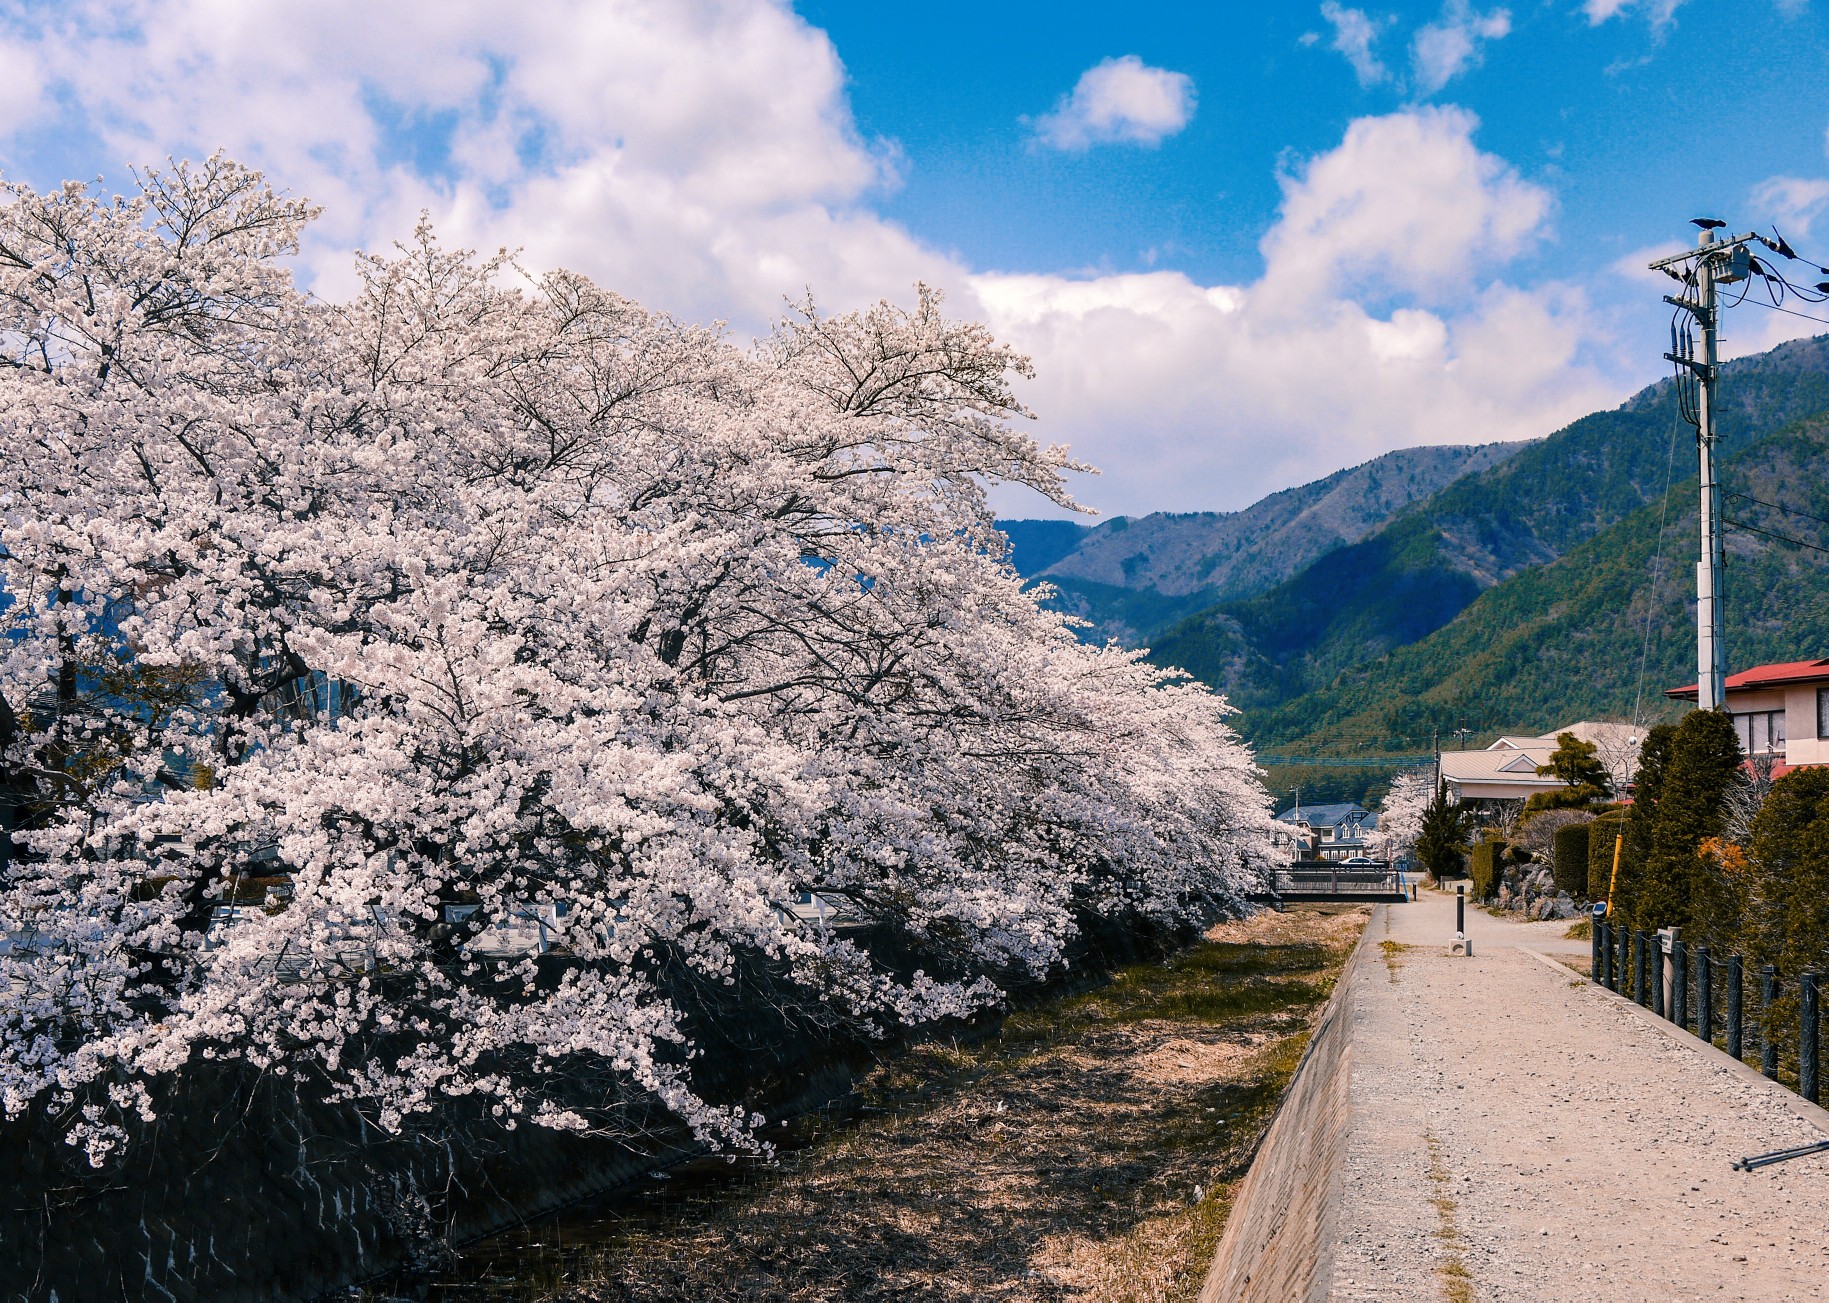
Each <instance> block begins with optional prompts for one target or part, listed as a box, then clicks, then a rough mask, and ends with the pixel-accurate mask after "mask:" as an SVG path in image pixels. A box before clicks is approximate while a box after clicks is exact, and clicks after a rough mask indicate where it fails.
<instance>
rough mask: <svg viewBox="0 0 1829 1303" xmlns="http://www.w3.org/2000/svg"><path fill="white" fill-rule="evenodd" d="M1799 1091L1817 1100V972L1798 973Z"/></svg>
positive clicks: (1812, 1101)
mask: <svg viewBox="0 0 1829 1303" xmlns="http://www.w3.org/2000/svg"><path fill="white" fill-rule="evenodd" d="M1797 1004H1798V1022H1799V1026H1798V1029H1797V1093H1798V1094H1800V1095H1802V1096H1803V1097H1804V1098H1805V1099H1807V1100H1809V1101H1810V1102H1811V1103H1812V1104H1815V1103H1817V1102H1819V1101H1818V1100H1817V1093H1818V1086H1817V1076H1816V1066H1817V1065H1816V1032H1817V1022H1818V1019H1817V1009H1816V1004H1817V997H1816V974H1815V973H1799V974H1798V975H1797Z"/></svg>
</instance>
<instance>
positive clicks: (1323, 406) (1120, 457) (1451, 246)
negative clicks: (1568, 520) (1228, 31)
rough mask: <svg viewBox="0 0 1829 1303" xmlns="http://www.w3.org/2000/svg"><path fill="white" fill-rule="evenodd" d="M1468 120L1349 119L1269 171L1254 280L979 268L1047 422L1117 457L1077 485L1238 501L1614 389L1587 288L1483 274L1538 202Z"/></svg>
mask: <svg viewBox="0 0 1829 1303" xmlns="http://www.w3.org/2000/svg"><path fill="white" fill-rule="evenodd" d="M1476 126H1477V123H1476V121H1475V119H1474V118H1473V117H1472V115H1471V114H1468V113H1465V112H1463V111H1461V110H1458V109H1427V108H1425V109H1413V110H1406V111H1404V112H1399V113H1394V114H1390V115H1387V116H1383V117H1374V118H1364V119H1360V120H1359V121H1357V122H1354V123H1353V124H1352V125H1351V126H1350V127H1349V128H1348V129H1347V132H1346V136H1345V139H1344V140H1343V141H1342V142H1341V144H1340V145H1339V146H1338V147H1337V148H1335V149H1333V150H1330V151H1328V152H1326V153H1324V154H1322V155H1320V156H1319V157H1316V158H1314V159H1312V160H1311V161H1310V162H1309V163H1308V164H1307V165H1306V166H1305V167H1302V168H1300V169H1298V170H1297V171H1295V172H1294V173H1292V174H1291V175H1290V176H1288V177H1286V178H1285V181H1284V196H1283V204H1282V209H1281V213H1280V216H1279V219H1278V221H1277V223H1276V225H1275V226H1274V227H1273V228H1272V229H1271V230H1270V231H1269V232H1268V233H1267V234H1266V236H1265V237H1264V240H1263V242H1262V249H1263V253H1264V259H1265V268H1264V273H1263V275H1262V277H1260V278H1259V279H1258V280H1257V281H1256V282H1254V283H1252V284H1248V285H1239V286H1203V285H1199V284H1197V283H1195V282H1193V281H1192V280H1190V279H1189V278H1187V277H1185V276H1182V275H1180V274H1178V273H1173V272H1158V273H1151V274H1147V275H1131V276H1107V277H1100V278H1096V279H1089V280H1088V279H1081V280H1075V279H1071V278H1066V277H1057V276H1032V275H1031V276H999V275H979V276H975V277H974V278H973V281H972V284H973V288H974V289H975V290H976V292H977V294H978V297H979V299H980V300H981V301H982V302H983V303H984V304H985V306H986V308H987V310H988V312H989V314H990V320H991V323H992V325H993V327H994V329H996V330H997V331H998V333H999V334H1000V335H1002V336H1004V337H1005V338H1008V339H1010V340H1011V341H1012V342H1014V343H1016V344H1017V345H1018V346H1020V347H1022V348H1024V349H1026V350H1028V351H1029V352H1031V353H1032V354H1033V355H1034V357H1035V359H1036V364H1037V369H1038V377H1037V380H1036V381H1035V384H1034V392H1033V394H1032V402H1033V404H1034V405H1035V406H1036V408H1037V410H1038V411H1040V412H1041V413H1042V415H1043V427H1044V428H1043V430H1042V432H1041V433H1042V434H1043V435H1044V436H1045V437H1047V438H1050V439H1064V440H1067V441H1069V442H1071V443H1073V445H1074V447H1075V450H1076V452H1077V453H1079V454H1080V455H1082V456H1084V457H1086V458H1087V459H1088V460H1090V461H1092V462H1094V463H1095V464H1100V465H1104V466H1106V467H1111V468H1121V471H1122V483H1120V484H1095V485H1090V486H1088V487H1087V489H1086V490H1085V492H1084V493H1083V494H1082V496H1083V497H1084V498H1086V499H1087V500H1089V501H1091V502H1093V503H1094V504H1095V505H1099V506H1102V507H1107V508H1111V509H1115V510H1120V511H1147V510H1182V511H1187V510H1198V509H1203V508H1206V509H1211V508H1216V507H1239V506H1243V505H1245V504H1246V503H1248V502H1250V501H1252V500H1254V499H1256V498H1258V497H1260V496H1262V495H1263V494H1265V493H1268V492H1271V491H1274V490H1276V489H1278V488H1282V487H1284V486H1286V485H1289V484H1293V483H1297V482H1300V481H1303V480H1306V479H1312V478H1315V477H1317V476H1319V475H1323V474H1326V473H1328V472H1330V471H1332V470H1335V469H1338V468H1339V467H1341V466H1344V465H1350V464H1353V463H1354V462H1357V461H1362V460H1365V459H1366V458H1369V457H1373V456H1376V455H1378V454H1379V453H1382V452H1387V451H1389V450H1391V449H1393V448H1401V447H1406V446H1410V445H1414V444H1422V443H1463V442H1464V443H1478V442H1486V441H1490V440H1495V439H1520V438H1529V437H1534V436H1539V435H1543V434H1547V433H1548V432H1550V431H1551V430H1553V429H1556V428H1557V427H1558V426H1560V425H1562V424H1565V423H1566V422H1567V421H1569V420H1570V419H1572V418H1574V417H1575V416H1577V415H1579V414H1581V413H1582V412H1585V411H1589V410H1592V409H1593V408H1594V407H1597V406H1601V405H1604V404H1605V403H1607V402H1610V401H1616V398H1617V394H1616V392H1615V389H1614V386H1613V383H1612V382H1611V380H1610V378H1608V377H1606V376H1604V375H1603V374H1601V372H1600V371H1599V370H1598V369H1597V368H1596V367H1595V366H1594V363H1593V360H1592V359H1593V356H1594V354H1595V353H1596V352H1597V351H1598V350H1599V348H1600V344H1601V338H1602V335H1601V329H1600V323H1599V322H1597V321H1596V320H1595V319H1594V316H1593V314H1592V312H1591V310H1590V308H1589V305H1588V303H1587V301H1586V299H1585V298H1584V296H1583V294H1582V293H1581V292H1580V291H1579V290H1578V289H1575V288H1571V287H1567V286H1557V285H1551V286H1545V287H1539V288H1534V289H1522V288H1518V287H1515V286H1512V285H1508V284H1506V283H1505V282H1504V281H1503V280H1501V279H1499V278H1498V277H1497V272H1498V271H1499V270H1500V269H1501V267H1502V265H1503V264H1504V262H1505V261H1506V259H1508V258H1510V257H1513V256H1515V255H1516V254H1518V253H1521V252H1523V251H1524V250H1526V249H1527V248H1529V247H1530V246H1531V245H1532V244H1533V242H1535V241H1536V240H1538V239H1540V238H1542V237H1543V235H1544V234H1545V230H1546V227H1547V223H1548V221H1549V216H1550V210H1551V204H1550V198H1549V196H1548V194H1547V193H1546V192H1544V191H1543V190H1542V189H1540V188H1539V187H1537V186H1534V185H1532V184H1531V183H1529V182H1527V181H1525V180H1523V179H1522V178H1520V177H1519V176H1518V175H1517V174H1516V173H1515V172H1514V171H1513V170H1512V169H1511V168H1509V167H1507V166H1506V165H1505V164H1504V163H1503V162H1502V161H1501V160H1499V159H1497V158H1495V157H1493V156H1492V155H1489V154H1485V153H1483V152H1481V151H1480V150H1479V149H1478V148H1477V147H1476V146H1475V144H1474V143H1473V139H1472V136H1473V132H1474V130H1475V128H1476ZM1450 286H1454V287H1456V288H1455V289H1454V292H1452V293H1449V292H1447V291H1448V288H1449V287H1450ZM1368 290H1370V291H1373V292H1375V293H1376V294H1378V295H1379V296H1381V297H1384V298H1386V299H1388V300H1389V301H1390V306H1388V307H1387V308H1386V309H1384V310H1383V311H1373V310H1372V309H1370V308H1368V307H1367V306H1366V304H1365V303H1364V302H1363V301H1361V297H1360V296H1361V295H1363V294H1364V293H1365V292H1366V291H1368Z"/></svg>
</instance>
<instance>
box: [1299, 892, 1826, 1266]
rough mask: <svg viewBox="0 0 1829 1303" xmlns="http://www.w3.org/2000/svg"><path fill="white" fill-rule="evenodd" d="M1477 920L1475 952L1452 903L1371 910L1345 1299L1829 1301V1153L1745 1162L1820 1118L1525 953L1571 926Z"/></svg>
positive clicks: (1427, 898)
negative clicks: (1375, 955)
mask: <svg viewBox="0 0 1829 1303" xmlns="http://www.w3.org/2000/svg"><path fill="white" fill-rule="evenodd" d="M1468 921H1469V930H1470V931H1471V933H1472V935H1473V940H1474V956H1473V958H1471V959H1468V958H1465V957H1461V956H1451V955H1450V954H1449V953H1448V944H1449V942H1450V940H1451V938H1452V935H1453V931H1454V904H1453V900H1452V898H1451V897H1446V896H1442V895H1436V894H1433V893H1424V896H1423V898H1422V899H1421V900H1419V901H1417V902H1415V903H1413V904H1406V905H1394V906H1390V907H1389V908H1387V909H1386V910H1385V911H1384V912H1383V913H1382V914H1381V915H1380V917H1379V919H1378V920H1375V921H1374V925H1373V932H1372V935H1371V936H1370V937H1369V938H1368V944H1369V945H1380V946H1382V948H1383V952H1384V953H1383V955H1382V956H1381V958H1382V960H1383V962H1382V963H1381V964H1379V965H1377V966H1373V967H1368V969H1367V971H1366V974H1365V976H1366V980H1364V981H1362V982H1360V983H1359V984H1358V985H1357V986H1356V987H1355V989H1354V991H1353V998H1352V1004H1353V1008H1352V1016H1353V1019H1354V1024H1353V1036H1354V1040H1353V1056H1354V1057H1353V1069H1352V1073H1353V1081H1352V1087H1351V1098H1352V1133H1351V1138H1350V1141H1349V1144H1348V1152H1347V1158H1346V1172H1345V1174H1344V1176H1345V1180H1344V1190H1345V1194H1344V1206H1343V1208H1342V1210H1341V1216H1340V1220H1339V1222H1338V1225H1339V1226H1341V1227H1343V1228H1345V1229H1344V1231H1343V1233H1342V1235H1341V1237H1340V1243H1339V1244H1338V1245H1337V1246H1336V1253H1335V1270H1334V1291H1333V1295H1332V1297H1335V1298H1341V1299H1402V1300H1412V1299H1436V1298H1446V1299H1451V1300H1456V1299H1476V1298H1477V1299H1493V1300H1535V1299H1557V1300H1564V1299H1566V1300H1576V1299H1581V1300H1587V1299H1595V1300H1601V1299H1606V1300H1614V1299H1624V1298H1635V1299H1637V1298H1644V1299H1694V1298H1704V1299H1761V1300H1764V1299H1818V1298H1829V1156H1823V1157H1815V1158H1806V1159H1802V1160H1798V1161H1794V1162H1790V1163H1784V1164H1779V1165H1776V1166H1773V1167H1769V1168H1764V1169H1761V1170H1759V1171H1757V1172H1753V1173H1744V1172H1736V1171H1733V1170H1731V1169H1730V1167H1729V1163H1730V1162H1731V1160H1732V1159H1734V1158H1736V1157H1739V1156H1741V1155H1745V1154H1752V1153H1758V1152H1762V1151H1767V1150H1772V1149H1778V1148H1781V1147H1784V1146H1787V1145H1794V1144H1799V1143H1805V1142H1809V1141H1813V1140H1817V1139H1821V1138H1822V1137H1823V1135H1824V1132H1823V1130H1822V1129H1819V1128H1817V1127H1813V1126H1812V1124H1811V1123H1810V1122H1809V1121H1807V1120H1806V1118H1805V1116H1803V1114H1804V1113H1806V1112H1807V1110H1804V1109H1802V1108H1800V1107H1799V1106H1797V1105H1796V1101H1795V1100H1794V1097H1793V1098H1792V1099H1791V1100H1789V1101H1788V1100H1787V1096H1786V1093H1785V1092H1783V1091H1782V1090H1781V1088H1780V1087H1777V1086H1775V1085H1772V1084H1770V1083H1767V1082H1764V1081H1760V1080H1754V1081H1748V1080H1747V1079H1746V1078H1745V1077H1743V1076H1741V1075H1739V1074H1737V1073H1735V1071H1734V1070H1733V1068H1732V1066H1731V1065H1729V1064H1727V1063H1725V1062H1723V1061H1720V1060H1716V1059H1714V1058H1712V1057H1711V1056H1710V1055H1708V1053H1707V1052H1706V1051H1704V1050H1703V1048H1702V1047H1701V1045H1700V1043H1699V1042H1694V1041H1690V1042H1688V1043H1685V1041H1684V1040H1683V1039H1682V1038H1680V1037H1676V1036H1673V1035H1671V1034H1668V1033H1666V1032H1665V1031H1664V1030H1662V1029H1660V1028H1659V1027H1657V1026H1655V1025H1653V1024H1652V1023H1651V1022H1650V1021H1648V1020H1647V1019H1646V1018H1644V1017H1642V1016H1641V1015H1640V1014H1639V1013H1638V1012H1636V1011H1635V1010H1633V1009H1632V1008H1630V1007H1628V1006H1627V1005H1626V1004H1625V1003H1624V1002H1623V1001H1621V1000H1620V999H1619V998H1618V997H1617V996H1613V995H1610V994H1607V993H1605V992H1603V991H1601V990H1600V989H1599V988H1596V987H1593V986H1591V985H1589V984H1588V983H1587V982H1586V981H1584V980H1582V979H1580V978H1578V977H1576V976H1575V974H1573V973H1563V972H1559V971H1556V970H1555V969H1554V968H1553V966H1552V965H1550V964H1547V963H1546V962H1544V961H1543V960H1541V959H1538V958H1536V957H1534V956H1533V955H1531V954H1529V953H1526V951H1525V949H1523V948H1522V947H1529V948H1532V949H1537V950H1540V951H1542V950H1550V951H1559V952H1562V953H1573V954H1581V955H1585V954H1586V953H1587V942H1585V941H1582V942H1568V941H1566V940H1564V939H1563V938H1562V932H1563V931H1564V930H1565V929H1566V928H1567V926H1568V925H1567V924H1566V923H1557V924H1526V925H1521V924H1515V923H1510V922H1507V921H1504V920H1501V919H1497V918H1493V917H1491V916H1489V915H1486V914H1482V913H1478V912H1477V911H1473V910H1471V909H1470V910H1469V911H1468ZM1387 943H1388V944H1387ZM1672 1030H1674V1029H1672Z"/></svg>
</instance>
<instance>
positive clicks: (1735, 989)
mask: <svg viewBox="0 0 1829 1303" xmlns="http://www.w3.org/2000/svg"><path fill="white" fill-rule="evenodd" d="M1741 967H1742V965H1741V962H1740V956H1739V955H1729V956H1728V957H1727V1052H1728V1053H1729V1054H1731V1055H1733V1056H1734V1057H1735V1058H1736V1059H1743V1058H1745V1057H1746V1055H1745V1053H1744V1052H1743V1051H1744V1050H1745V1049H1746V1043H1745V1039H1744V1036H1743V1035H1742V1033H1743V1032H1744V1030H1745V1025H1744V1021H1743V1019H1742V1014H1743V1013H1744V1009H1743V1007H1742V1004H1743V1002H1742V1001H1741V998H1740V986H1741V980H1740V974H1741Z"/></svg>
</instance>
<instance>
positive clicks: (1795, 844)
mask: <svg viewBox="0 0 1829 1303" xmlns="http://www.w3.org/2000/svg"><path fill="white" fill-rule="evenodd" d="M1746 864H1747V876H1748V879H1749V881H1748V882H1747V883H1746V889H1747V897H1748V903H1747V907H1746V910H1745V913H1744V921H1743V926H1742V932H1741V945H1742V948H1743V949H1744V951H1745V953H1746V954H1747V956H1748V958H1749V962H1751V963H1753V964H1776V965H1778V971H1779V972H1780V973H1782V974H1784V976H1785V979H1786V980H1785V981H1784V983H1783V984H1782V986H1781V987H1780V1001H1779V1004H1778V1007H1777V1008H1776V1009H1774V1011H1773V1024H1774V1030H1775V1031H1778V1032H1780V1033H1781V1035H1783V1036H1784V1037H1785V1038H1787V1040H1788V1038H1789V1036H1790V1035H1792V1034H1793V1029H1795V1028H1796V1026H1797V1019H1796V1016H1795V1015H1796V1008H1797V1006H1796V1000H1797V983H1796V976H1797V974H1799V973H1801V972H1804V971H1806V970H1808V969H1815V970H1816V971H1818V972H1822V971H1823V970H1824V968H1825V966H1829V769H1823V768H1810V769H1798V770H1793V771H1792V772H1791V773H1789V774H1786V775H1785V776H1784V777H1783V778H1780V779H1779V780H1778V781H1777V782H1776V783H1774V784H1773V786H1772V793H1771V795H1770V796H1769V797H1767V798H1766V802H1765V804H1764V806H1762V807H1761V809H1760V811H1759V814H1758V815H1757V816H1756V817H1755V818H1754V820H1753V835H1752V838H1751V841H1750V843H1749V845H1748V847H1747V855H1746Z"/></svg>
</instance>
